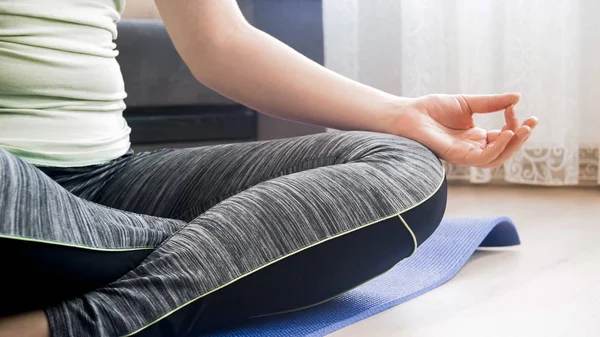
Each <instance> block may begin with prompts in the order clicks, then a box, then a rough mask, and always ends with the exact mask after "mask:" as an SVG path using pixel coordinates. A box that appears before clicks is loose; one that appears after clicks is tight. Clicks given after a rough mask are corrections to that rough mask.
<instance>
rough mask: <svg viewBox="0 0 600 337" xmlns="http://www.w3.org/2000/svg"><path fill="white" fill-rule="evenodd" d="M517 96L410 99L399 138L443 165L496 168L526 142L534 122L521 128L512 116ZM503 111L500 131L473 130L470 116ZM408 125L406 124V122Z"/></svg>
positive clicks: (526, 121)
mask: <svg viewBox="0 0 600 337" xmlns="http://www.w3.org/2000/svg"><path fill="white" fill-rule="evenodd" d="M519 98H520V96H519V95H518V94H504V95H479V96H469V95H428V96H423V97H419V98H416V99H411V100H410V104H408V106H407V105H405V108H404V109H402V110H403V111H402V118H400V119H399V120H398V124H402V125H399V126H398V127H399V129H402V130H403V131H402V132H399V134H400V135H401V136H407V137H408V138H411V139H414V140H416V141H418V142H420V143H422V144H423V145H425V146H427V147H428V148H429V149H431V150H432V151H433V152H435V153H436V154H437V155H438V156H439V157H440V158H441V159H443V160H444V161H446V162H448V163H451V164H456V165H468V166H474V167H486V168H489V167H499V166H501V165H502V164H504V162H505V161H506V160H508V159H509V158H510V157H511V156H512V155H513V154H514V153H515V152H516V151H517V150H519V148H521V146H522V145H523V143H524V142H525V141H526V140H527V138H528V137H529V135H530V134H531V132H532V131H533V129H534V128H535V127H536V126H537V123H538V121H537V118H535V117H530V118H527V119H526V120H525V121H524V122H523V124H522V125H519V120H518V119H517V117H516V116H515V108H514V105H515V104H517V103H518V101H519ZM501 110H504V118H505V120H506V124H505V125H504V127H503V128H502V130H485V129H482V128H478V127H476V126H475V124H474V122H473V114H476V113H492V112H496V111H501ZM407 121H408V122H407Z"/></svg>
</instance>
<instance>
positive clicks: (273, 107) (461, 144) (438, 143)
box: [155, 0, 537, 167]
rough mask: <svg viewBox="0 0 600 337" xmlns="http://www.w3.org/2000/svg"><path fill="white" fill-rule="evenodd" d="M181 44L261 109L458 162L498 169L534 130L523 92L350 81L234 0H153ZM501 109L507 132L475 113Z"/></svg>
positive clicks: (214, 80) (206, 71) (203, 78)
mask: <svg viewBox="0 0 600 337" xmlns="http://www.w3.org/2000/svg"><path fill="white" fill-rule="evenodd" d="M155 1H156V3H157V6H158V9H159V11H160V14H161V16H162V18H163V21H164V23H165V26H166V28H167V31H168V32H169V35H170V37H171V39H172V40H173V43H174V45H175V48H176V49H177V51H178V52H179V54H180V55H181V57H182V58H183V60H184V62H185V63H186V64H187V65H188V67H189V68H190V70H191V71H192V73H193V74H194V76H195V77H196V78H197V79H198V80H199V81H200V82H202V83H203V84H204V85H206V86H207V87H209V88H212V89H213V90H215V91H217V92H219V93H221V94H222V95H223V96H226V97H229V98H230V99H232V100H234V101H237V102H239V103H241V104H244V105H246V106H248V107H251V108H253V109H255V110H256V111H259V112H262V113H264V114H269V115H272V116H276V117H279V118H284V119H289V120H294V121H298V122H303V123H307V124H317V125H321V126H326V127H331V128H334V129H340V130H364V131H375V132H381V133H390V134H394V135H398V136H404V137H407V138H411V139H413V140H415V141H418V142H420V143H422V144H424V145H425V146H427V147H428V148H429V149H431V150H432V151H434V152H435V153H436V154H437V155H438V156H439V157H440V158H442V159H443V160H446V161H448V162H451V163H454V164H459V165H470V166H476V167H498V166H500V165H502V164H503V163H504V162H505V161H506V160H507V159H508V158H510V157H511V156H512V155H513V154H514V153H515V152H516V151H517V150H519V148H521V146H522V145H523V143H524V142H525V140H526V139H527V138H528V137H529V135H530V134H531V131H532V130H533V129H534V128H535V127H536V125H537V119H535V118H528V119H526V120H525V121H524V122H523V124H522V125H519V121H518V119H517V117H516V115H515V109H514V105H515V104H517V103H518V101H519V98H520V96H519V95H518V94H503V95H481V96H471V95H428V96H423V97H417V98H410V99H409V98H403V97H398V96H394V95H391V94H388V93H385V92H383V91H381V90H377V89H375V88H372V87H369V86H366V85H363V84H361V83H358V82H356V81H353V80H351V79H348V78H346V77H343V76H341V75H339V74H337V73H334V72H333V71H330V70H328V69H326V68H325V67H323V66H321V65H319V64H317V63H315V62H313V61H311V60H310V59H308V58H306V57H304V56H303V55H302V54H300V53H298V52H296V51H295V50H293V49H292V48H290V47H289V46H287V45H285V44H283V43H282V42H280V41H278V40H277V39H275V38H273V37H272V36H270V35H268V34H266V33H264V32H262V31H260V30H258V29H256V28H254V27H252V26H251V25H250V24H249V23H248V22H247V21H246V20H245V19H244V17H243V15H242V13H241V11H240V9H239V7H238V5H237V2H236V1H235V0H155ZM500 110H504V112H505V119H506V125H504V127H503V128H502V130H490V131H488V130H484V129H481V128H478V127H476V126H475V125H474V122H473V118H472V116H473V114H475V113H490V112H496V111H500Z"/></svg>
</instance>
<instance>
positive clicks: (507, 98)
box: [460, 93, 521, 114]
mask: <svg viewBox="0 0 600 337" xmlns="http://www.w3.org/2000/svg"><path fill="white" fill-rule="evenodd" d="M460 98H462V100H463V102H464V103H465V104H466V105H467V106H468V107H469V109H470V111H471V114H474V113H487V112H496V111H500V110H504V109H506V108H507V107H509V106H511V105H514V104H517V103H518V102H519V99H520V98H521V95H520V94H519V93H509V94H496V95H460Z"/></svg>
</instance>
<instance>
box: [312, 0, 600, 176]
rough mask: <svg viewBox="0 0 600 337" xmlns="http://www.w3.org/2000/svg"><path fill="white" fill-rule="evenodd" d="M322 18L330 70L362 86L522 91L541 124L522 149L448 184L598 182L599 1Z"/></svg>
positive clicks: (521, 1) (458, 4)
mask: <svg viewBox="0 0 600 337" xmlns="http://www.w3.org/2000/svg"><path fill="white" fill-rule="evenodd" d="M323 12H324V14H323V16H324V27H325V29H324V30H325V65H326V66H327V67H328V68H330V69H332V70H334V71H337V72H339V73H341V74H344V75H346V76H349V77H351V78H353V79H356V80H358V81H361V82H363V83H365V84H369V85H372V86H375V87H377V88H380V89H383V90H386V91H388V92H391V93H394V94H398V95H403V96H409V97H414V96H419V95H425V94H430V93H472V94H477V93H501V92H509V91H518V92H521V93H522V100H521V102H520V103H519V105H518V106H517V112H518V115H519V116H520V117H521V118H524V117H526V116H529V115H535V116H538V117H539V118H540V125H539V127H538V128H537V129H536V131H535V132H534V134H533V135H532V137H531V138H530V140H529V141H528V143H527V145H526V147H525V148H524V149H523V150H522V151H521V152H520V153H518V154H517V155H515V157H514V158H513V159H512V160H511V161H510V162H508V163H507V164H506V165H505V166H504V167H503V168H501V169H497V170H487V169H474V168H468V167H454V166H450V165H448V176H449V178H450V179H458V180H466V181H470V182H473V183H489V182H512V183H523V184H539V185H577V184H600V171H599V166H600V153H599V152H600V20H598V17H600V1H598V0H504V1H500V0H324V1H323ZM496 115H497V116H496ZM502 117H503V116H502V114H501V113H500V114H495V115H493V116H489V115H486V116H478V118H479V119H478V122H480V123H481V124H482V125H483V126H486V127H499V126H501V125H502Z"/></svg>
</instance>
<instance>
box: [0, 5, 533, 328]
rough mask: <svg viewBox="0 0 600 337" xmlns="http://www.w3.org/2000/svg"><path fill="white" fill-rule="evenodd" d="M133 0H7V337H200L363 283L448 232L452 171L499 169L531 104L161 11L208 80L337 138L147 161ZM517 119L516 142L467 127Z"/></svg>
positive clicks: (176, 152)
mask: <svg viewBox="0 0 600 337" xmlns="http://www.w3.org/2000/svg"><path fill="white" fill-rule="evenodd" d="M122 2H123V0H77V1H76V0H54V1H47V0H18V1H16V0H15V1H10V0H4V1H0V255H1V256H2V262H0V267H1V270H2V276H1V277H0V289H1V291H2V294H1V296H0V298H1V301H0V336H2V337H4V336H22V337H27V336H32V337H47V336H53V337H65V336H76V337H81V336H92V337H108V336H111V337H112V336H152V337H159V336H161V337H162V336H165V337H174V336H199V335H201V334H202V333H204V332H208V331H211V330H214V329H218V328H220V327H223V326H226V325H231V324H236V323H239V322H244V321H246V320H251V319H253V318H255V317H260V316H265V315H274V314H279V313H283V312H288V311H294V310H301V309H303V308H307V307H310V306H314V305H318V304H319V303H322V302H324V301H327V300H329V299H332V298H334V297H336V296H338V295H340V294H342V293H344V292H346V291H348V290H350V289H352V288H354V287H356V286H357V285H359V284H361V283H364V282H366V281H368V280H369V279H372V278H374V277H376V276H378V275H380V274H382V273H385V272H386V271H387V270H389V269H390V268H392V267H393V266H394V265H395V264H397V263H398V262H400V261H402V260H403V259H405V258H407V257H409V256H411V254H413V253H414V252H415V250H416V249H417V248H418V247H419V245H420V244H422V243H423V242H424V241H425V240H427V238H428V237H429V236H430V235H431V234H432V233H433V232H434V231H435V229H436V228H437V226H438V225H439V223H440V221H441V219H442V217H443V215H444V210H445V205H446V182H445V175H444V169H443V165H442V163H443V161H447V162H450V163H454V164H461V165H469V166H474V167H497V166H500V165H502V164H503V163H504V162H505V161H506V160H507V159H508V158H510V156H511V155H512V154H514V153H515V151H517V150H518V149H519V148H520V147H521V145H522V144H523V142H524V141H525V140H526V139H527V137H528V136H529V135H530V133H531V131H532V129H533V128H534V127H535V126H536V124H537V120H536V119H535V118H529V119H527V120H525V121H524V122H523V124H519V121H518V120H517V118H516V117H515V110H514V105H515V104H517V103H518V101H519V95H518V94H511V93H509V94H495V95H485V96H470V95H441V94H440V95H428V96H423V97H416V98H405V97H398V96H394V95H391V94H389V93H385V92H382V91H380V90H377V89H375V88H372V87H369V86H366V85H362V84H360V83H357V82H355V81H352V80H350V79H348V78H345V77H343V76H340V75H338V74H336V73H333V72H331V71H329V70H327V69H326V68H324V67H322V66H320V65H318V64H316V63H314V62H312V61H311V60H309V59H307V58H305V57H304V56H302V55H301V54H299V53H297V52H295V51H294V50H293V49H291V48H289V47H288V46H286V45H284V44H283V43H281V42H279V41H278V40H276V39H275V38H273V37H271V36H269V35H267V34H265V33H264V32H261V31H259V30H257V29H256V28H254V27H252V26H251V25H250V24H249V23H248V22H247V21H245V20H244V17H243V16H242V14H241V12H240V10H239V8H238V6H237V3H236V1H234V0H219V1H209V0H156V2H157V5H158V8H159V10H160V13H161V15H162V18H163V20H164V22H165V25H166V27H167V30H168V32H169V34H170V37H171V39H172V40H173V42H174V45H175V47H176V49H177V50H178V52H179V54H180V55H181V56H182V58H183V59H184V61H185V62H186V64H187V65H188V67H189V68H190V70H191V71H192V73H193V74H194V76H195V77H196V78H197V79H198V80H199V81H200V82H202V83H203V84H205V85H206V86H208V87H210V88H212V89H214V90H215V91H217V92H219V93H221V94H222V95H224V96H226V97H229V98H231V99H232V100H235V101H237V102H239V103H241V104H244V105H246V106H248V107H251V108H253V109H255V110H257V111H259V112H261V113H265V114H269V115H273V116H276V117H279V118H284V119H290V120H295V121H298V122H302V123H311V124H317V125H322V126H326V127H331V128H334V129H337V130H340V131H336V132H325V133H322V134H317V135H311V136H305V137H296V138H288V139H280V140H273V141H266V142H250V143H241V144H226V145H216V146H206V147H198V148H187V149H162V150H158V151H153V152H141V153H137V152H133V151H132V150H131V149H130V142H129V133H130V128H129V127H128V125H127V123H126V121H125V119H124V118H123V110H124V104H123V99H124V98H125V89H126V88H124V87H123V81H122V77H121V74H120V71H119V66H118V64H117V62H116V60H115V55H116V51H115V50H114V48H115V45H114V44H113V40H114V38H115V36H116V33H117V32H116V22H117V21H118V19H119V14H120V12H121V11H122V9H123V8H122V7H123V3H122ZM495 111H504V114H505V119H506V125H505V126H504V128H503V129H502V130H484V129H481V128H478V127H475V125H474V123H473V118H472V115H473V114H475V113H490V112H495Z"/></svg>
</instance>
